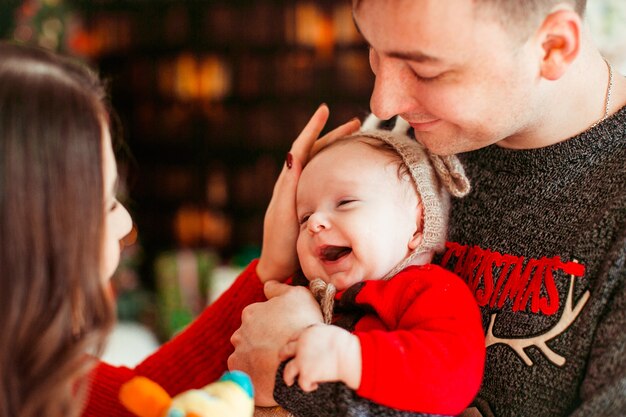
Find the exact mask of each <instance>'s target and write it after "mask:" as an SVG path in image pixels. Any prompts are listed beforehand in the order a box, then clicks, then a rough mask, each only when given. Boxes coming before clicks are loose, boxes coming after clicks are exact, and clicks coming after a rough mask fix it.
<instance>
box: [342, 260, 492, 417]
mask: <svg viewBox="0 0 626 417" xmlns="http://www.w3.org/2000/svg"><path fill="white" fill-rule="evenodd" d="M341 296H342V294H340V295H339V297H341ZM354 304H356V305H358V306H366V307H368V308H367V309H368V310H370V309H371V310H373V313H374V314H367V315H366V316H364V317H363V318H362V319H360V320H359V321H358V322H357V324H356V326H355V329H354V334H355V335H356V336H358V338H359V340H360V343H361V355H362V364H363V365H362V366H363V367H362V369H363V370H362V377H361V386H360V387H359V389H358V390H357V394H358V395H360V396H362V397H364V398H368V399H370V400H372V401H374V402H377V403H379V404H382V405H386V406H389V407H393V408H397V409H402V410H409V411H416V412H422V413H433V414H451V415H456V414H458V413H460V412H462V411H463V410H464V409H465V407H467V406H468V405H469V403H470V402H471V401H472V399H473V398H474V396H475V395H476V393H477V392H478V389H479V387H480V383H481V380H482V374H483V366H484V360H485V340H484V333H483V329H482V324H481V318H480V313H479V310H478V306H477V304H476V301H475V300H474V297H473V295H472V294H471V292H470V291H469V288H468V287H467V285H466V284H465V282H463V281H462V280H461V279H460V278H459V277H458V276H456V275H454V274H452V273H451V272H449V271H447V270H445V269H443V268H441V267H439V266H436V265H424V266H412V267H409V268H407V269H405V270H403V271H402V272H400V273H399V274H398V275H396V276H394V277H393V278H391V279H390V280H386V281H364V282H363V283H362V287H361V288H360V290H359V292H358V293H357V294H356V297H355V298H354ZM371 310H370V311H371Z"/></svg>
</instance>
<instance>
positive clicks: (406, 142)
mask: <svg viewBox="0 0 626 417" xmlns="http://www.w3.org/2000/svg"><path fill="white" fill-rule="evenodd" d="M381 125H382V121H381V120H380V119H378V118H376V117H375V116H374V115H373V114H372V115H370V116H368V117H367V118H366V119H365V121H364V122H363V125H362V127H361V130H360V131H359V132H358V133H355V134H354V135H352V136H354V137H368V138H373V139H379V140H381V141H383V142H385V143H387V144H389V145H390V146H391V147H393V148H394V149H395V150H396V152H398V154H399V155H400V157H401V158H402V160H403V161H404V164H405V165H406V167H407V168H408V170H409V172H410V174H411V177H412V178H413V182H414V183H415V186H416V188H417V192H418V195H419V198H420V199H421V202H422V206H423V210H424V230H423V238H422V242H421V243H420V244H419V245H418V247H417V248H415V250H414V251H413V252H412V253H411V255H410V256H409V257H407V259H405V260H404V261H403V262H401V263H400V264H399V265H397V266H396V267H395V268H394V269H393V270H392V271H391V272H390V273H389V274H387V277H386V278H389V277H391V276H393V275H395V274H396V273H398V272H400V271H401V270H402V269H404V268H405V267H406V266H407V265H409V264H410V263H411V261H413V259H414V258H415V257H416V256H417V255H419V254H420V253H424V252H428V251H436V252H440V251H442V250H443V249H444V248H445V243H446V236H447V228H448V212H449V208H450V202H449V201H450V194H451V195H453V196H455V197H463V196H465V195H466V194H467V193H468V192H469V191H470V184H469V181H468V179H467V177H466V176H465V171H464V170H463V166H462V165H461V162H460V161H459V159H458V158H457V157H456V156H454V155H450V156H439V155H434V154H432V153H431V152H430V151H429V150H428V149H426V148H425V147H424V146H423V145H421V144H420V143H419V142H417V141H416V140H415V139H414V138H412V137H410V133H409V132H410V129H411V127H410V125H409V124H408V123H407V122H406V121H405V120H404V119H402V118H400V117H399V116H398V117H396V120H395V126H394V127H393V128H392V129H391V130H387V129H384V128H382V127H381Z"/></svg>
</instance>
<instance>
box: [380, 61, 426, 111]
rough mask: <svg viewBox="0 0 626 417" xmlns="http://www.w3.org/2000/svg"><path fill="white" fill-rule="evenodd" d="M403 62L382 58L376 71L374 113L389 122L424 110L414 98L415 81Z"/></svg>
mask: <svg viewBox="0 0 626 417" xmlns="http://www.w3.org/2000/svg"><path fill="white" fill-rule="evenodd" d="M408 72H409V69H408V68H406V64H404V63H402V61H399V60H394V59H392V58H380V59H379V61H378V67H377V69H376V78H375V80H374V89H373V91H372V96H371V98H370V108H371V110H372V113H374V114H375V115H376V117H378V118H379V119H382V120H388V119H391V118H392V117H394V116H396V115H399V114H403V113H419V112H422V109H421V107H420V105H419V103H418V102H417V100H415V98H414V94H415V90H416V88H415V86H414V85H413V84H414V83H415V80H414V79H412V75H411V74H409V73H408Z"/></svg>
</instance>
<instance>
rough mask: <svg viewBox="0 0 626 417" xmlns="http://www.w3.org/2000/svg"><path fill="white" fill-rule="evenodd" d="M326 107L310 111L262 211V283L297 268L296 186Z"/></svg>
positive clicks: (340, 131)
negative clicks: (264, 210) (311, 112)
mask: <svg viewBox="0 0 626 417" xmlns="http://www.w3.org/2000/svg"><path fill="white" fill-rule="evenodd" d="M328 116H329V110H328V107H327V106H326V105H321V106H320V107H319V108H318V109H317V110H316V111H315V113H314V114H313V116H312V117H311V119H310V120H309V122H308V123H307V125H306V126H305V127H304V129H303V130H302V132H301V133H300V135H298V137H297V138H296V140H295V141H294V143H293V145H292V146H291V150H290V151H289V153H288V154H287V155H288V156H287V158H286V161H285V165H284V167H283V170H282V172H281V173H280V176H279V177H278V180H277V181H276V184H275V185H274V192H273V193H272V199H271V201H270V203H269V205H268V207H267V211H266V212H265V221H264V223H263V248H262V250H261V257H260V259H259V263H258V264H257V268H256V272H257V275H258V276H259V279H260V280H261V281H262V282H266V281H268V280H278V281H284V280H286V279H287V278H289V277H290V276H292V275H293V274H294V273H295V272H296V270H297V269H298V255H297V253H296V240H297V239H298V233H299V231H300V227H299V224H298V218H297V214H296V204H295V202H296V189H297V187H298V180H299V179H300V173H301V172H302V169H303V168H304V166H305V165H306V163H307V162H308V161H309V159H310V156H311V155H312V153H313V152H314V147H315V149H318V148H319V146H318V145H316V141H318V137H319V135H320V133H321V131H322V129H323V128H324V126H325V125H326V122H327V120H328ZM359 127H360V122H359V121H358V120H356V119H353V120H351V121H349V122H348V123H345V124H343V125H341V126H339V127H337V128H336V129H334V130H333V131H331V132H329V133H328V134H326V135H324V137H323V138H321V139H319V142H320V143H321V144H326V143H329V142H330V141H332V140H334V139H336V138H338V137H341V136H345V135H349V134H351V133H353V132H354V131H356V130H358V129H359Z"/></svg>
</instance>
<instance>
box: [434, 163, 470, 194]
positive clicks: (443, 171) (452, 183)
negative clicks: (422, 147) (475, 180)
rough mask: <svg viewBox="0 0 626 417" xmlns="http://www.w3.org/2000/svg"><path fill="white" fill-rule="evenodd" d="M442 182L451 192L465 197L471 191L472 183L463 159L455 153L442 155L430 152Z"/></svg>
mask: <svg viewBox="0 0 626 417" xmlns="http://www.w3.org/2000/svg"><path fill="white" fill-rule="evenodd" d="M428 155H429V156H430V160H431V161H432V163H433V167H434V168H435V171H436V172H437V176H438V177H439V179H440V180H441V183H442V184H443V186H444V187H446V190H448V192H449V193H450V194H452V195H453V196H455V197H464V196H465V195H467V193H469V192H470V183H469V180H468V179H467V176H466V175H465V170H464V169H463V165H461V161H459V158H457V157H456V156H455V155H447V156H440V155H435V154H432V153H430V152H428Z"/></svg>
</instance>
